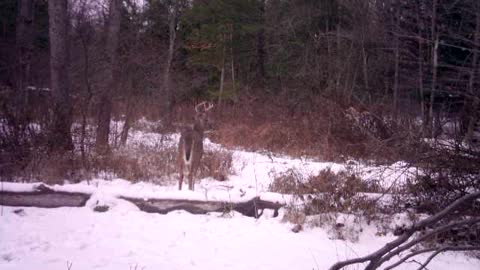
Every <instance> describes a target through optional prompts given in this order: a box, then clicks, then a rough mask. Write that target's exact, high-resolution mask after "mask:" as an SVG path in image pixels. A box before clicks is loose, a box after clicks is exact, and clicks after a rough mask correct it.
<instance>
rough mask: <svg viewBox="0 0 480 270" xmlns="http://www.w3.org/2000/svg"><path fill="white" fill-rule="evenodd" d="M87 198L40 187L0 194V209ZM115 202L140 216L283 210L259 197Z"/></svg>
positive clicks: (64, 204)
mask: <svg viewBox="0 0 480 270" xmlns="http://www.w3.org/2000/svg"><path fill="white" fill-rule="evenodd" d="M91 195H92V194H88V193H79V192H66V191H59V190H54V189H52V188H51V187H48V186H46V185H43V184H41V185H39V186H36V187H34V188H33V189H32V190H30V191H11V190H0V205H4V206H21V207H41V208H56V207H83V206H85V205H86V203H87V201H88V200H89V199H90V197H91ZM118 199H122V200H126V201H129V202H131V203H133V204H135V205H136V206H137V207H138V208H139V209H140V210H142V211H144V212H147V213H158V214H167V213H169V212H172V211H175V210H184V211H187V212H189V213H191V214H206V213H209V212H229V211H237V212H239V213H241V214H242V215H245V216H248V217H254V218H259V217H260V216H261V215H262V214H263V211H264V210H265V209H271V210H273V211H274V215H273V216H274V217H276V216H278V209H280V208H281V207H283V206H284V205H283V204H281V203H278V202H272V201H266V200H262V199H261V198H260V197H254V198H252V199H250V200H248V201H243V202H231V201H202V200H188V199H161V198H134V197H127V196H119V197H118ZM96 207H99V206H96ZM100 207H102V205H100ZM108 209H109V207H108V206H106V207H105V209H104V208H101V209H100V208H95V209H94V210H95V211H97V212H105V211H108Z"/></svg>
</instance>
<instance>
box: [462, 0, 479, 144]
mask: <svg viewBox="0 0 480 270" xmlns="http://www.w3.org/2000/svg"><path fill="white" fill-rule="evenodd" d="M473 39H474V40H473V55H472V57H473V58H472V68H471V69H470V78H469V81H468V92H469V95H470V98H471V99H473V102H472V103H473V104H472V112H471V113H470V117H469V119H468V126H467V132H466V134H465V142H467V143H469V144H471V143H472V139H473V138H472V137H473V129H474V127H475V123H476V122H477V121H478V113H477V111H478V109H479V103H480V101H479V98H480V97H479V96H478V92H477V91H478V90H477V89H476V88H475V85H474V84H475V80H476V73H477V72H478V48H479V45H480V44H479V41H480V4H479V3H478V2H477V4H476V19H475V34H474V38H473Z"/></svg>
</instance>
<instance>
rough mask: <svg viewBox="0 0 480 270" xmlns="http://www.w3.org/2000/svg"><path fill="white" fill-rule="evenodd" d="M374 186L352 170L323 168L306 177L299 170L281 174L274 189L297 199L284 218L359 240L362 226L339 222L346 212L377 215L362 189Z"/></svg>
mask: <svg viewBox="0 0 480 270" xmlns="http://www.w3.org/2000/svg"><path fill="white" fill-rule="evenodd" d="M372 188H374V187H372V186H370V185H367V184H366V183H365V182H364V181H363V180H362V179H360V178H358V177H357V176H355V175H354V174H352V173H349V172H345V171H341V172H339V173H334V172H332V171H331V170H328V169H327V170H323V171H321V172H320V173H319V174H318V175H313V176H304V175H303V174H302V173H300V172H299V171H297V170H295V169H290V170H287V171H286V172H284V173H281V174H278V175H277V176H276V177H275V178H274V181H273V182H272V184H271V186H270V190H272V191H274V192H280V193H288V194H293V195H294V198H296V199H295V200H294V201H293V202H292V203H291V204H290V205H288V206H287V207H286V212H285V216H284V217H283V220H284V221H289V222H291V223H294V224H299V225H304V224H308V225H309V226H322V227H325V228H327V229H328V231H329V234H330V235H331V236H332V237H333V238H335V239H348V240H350V241H356V240H358V235H359V233H360V231H361V227H356V226H353V227H352V226H346V223H347V222H343V221H339V220H340V219H339V217H342V215H347V216H351V218H358V217H360V216H361V217H364V218H365V219H366V220H369V221H370V220H372V219H373V218H375V214H376V212H377V211H376V205H375V202H373V201H372V200H371V199H369V198H368V197H367V196H365V195H362V192H369V191H371V190H372Z"/></svg>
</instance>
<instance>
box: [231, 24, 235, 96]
mask: <svg viewBox="0 0 480 270" xmlns="http://www.w3.org/2000/svg"><path fill="white" fill-rule="evenodd" d="M234 60H235V58H234V57H233V24H232V25H231V27H230V69H231V71H232V88H233V91H235V64H234Z"/></svg>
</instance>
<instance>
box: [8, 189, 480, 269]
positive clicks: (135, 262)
mask: <svg viewBox="0 0 480 270" xmlns="http://www.w3.org/2000/svg"><path fill="white" fill-rule="evenodd" d="M92 200H94V199H93V198H92ZM89 204H90V202H89ZM111 205H112V206H113V207H112V208H111V210H110V211H108V212H105V213H96V212H93V211H92V210H91V208H90V207H83V208H56V209H40V208H23V209H24V214H23V215H18V214H15V213H13V210H14V209H17V208H13V207H3V209H2V212H3V213H2V215H1V216H0V220H1V223H0V239H1V242H0V269H3V270H14V269H38V268H39V267H40V268H42V267H43V269H50V270H55V269H58V270H65V269H68V268H67V264H68V263H71V264H72V269H112V270H118V269H135V268H136V269H327V268H328V267H329V266H330V265H331V264H333V263H334V262H335V261H337V260H339V259H345V258H351V257H355V256H361V255H365V254H367V253H369V252H372V251H374V250H375V249H377V248H379V247H380V246H382V245H383V244H385V243H386V242H387V241H390V240H392V239H393V238H392V236H386V237H378V236H373V235H374V234H372V233H373V231H374V229H373V228H370V227H368V228H366V229H365V230H364V231H363V233H362V234H361V237H360V239H359V241H358V242H357V243H351V242H348V241H342V240H333V239H330V238H329V235H328V234H327V232H326V231H325V230H323V229H321V228H313V229H306V230H305V231H302V232H300V233H298V234H295V233H293V232H291V231H290V228H291V224H288V223H282V222H280V221H279V218H271V217H267V216H264V217H262V218H260V219H259V220H255V219H252V218H248V217H244V216H242V215H240V214H238V213H233V214H232V216H231V217H222V216H221V215H220V214H218V213H212V214H209V215H191V214H188V213H186V212H181V211H177V212H172V213H169V214H167V215H158V214H148V213H144V212H141V211H139V210H138V209H137V208H136V207H135V206H134V205H132V204H130V203H128V202H125V201H122V200H114V199H113V200H112V201H111ZM420 258H422V259H425V257H420ZM416 266H417V265H415V264H407V265H404V266H403V267H400V268H399V269H415V267H416ZM478 266H479V264H478V261H476V260H474V259H469V258H467V257H465V256H464V255H455V254H453V253H447V254H444V255H441V256H439V257H438V258H437V259H436V260H434V261H433V262H432V264H431V266H430V267H429V268H430V269H437V270H443V269H445V270H447V269H450V268H452V267H454V268H455V269H460V270H462V269H464V270H470V269H472V270H473V269H478Z"/></svg>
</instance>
